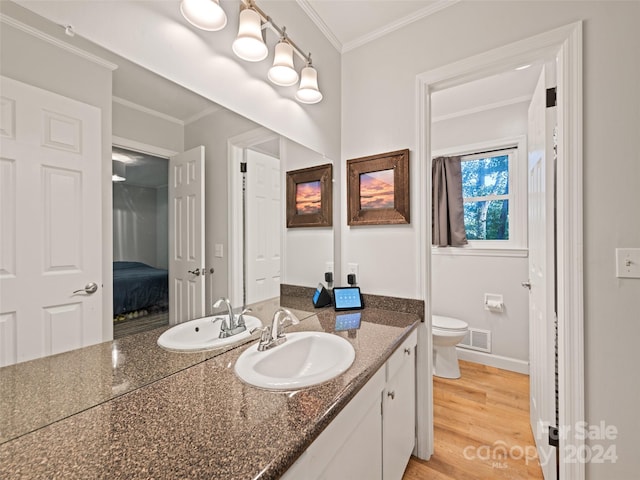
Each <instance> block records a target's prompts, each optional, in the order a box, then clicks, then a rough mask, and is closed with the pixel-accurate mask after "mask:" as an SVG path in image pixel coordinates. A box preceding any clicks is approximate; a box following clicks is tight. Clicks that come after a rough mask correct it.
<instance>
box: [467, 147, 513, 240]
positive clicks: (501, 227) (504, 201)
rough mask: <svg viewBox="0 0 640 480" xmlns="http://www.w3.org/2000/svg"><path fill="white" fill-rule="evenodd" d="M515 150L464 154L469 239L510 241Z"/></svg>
mask: <svg viewBox="0 0 640 480" xmlns="http://www.w3.org/2000/svg"><path fill="white" fill-rule="evenodd" d="M514 154H515V151H514V150H502V151H500V152H496V153H494V154H493V155H487V154H476V155H466V156H464V157H462V158H461V160H462V164H461V166H462V197H463V200H464V225H465V228H466V231H467V239H468V240H471V241H473V240H510V239H511V238H512V237H513V235H512V233H511V229H510V224H511V223H512V222H510V219H511V218H512V216H513V215H512V205H513V203H514V202H513V198H512V197H513V195H512V188H511V186H510V183H511V182H510V178H511V168H510V166H511V164H512V163H513V157H514Z"/></svg>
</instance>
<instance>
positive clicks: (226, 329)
mask: <svg viewBox="0 0 640 480" xmlns="http://www.w3.org/2000/svg"><path fill="white" fill-rule="evenodd" d="M223 303H224V304H225V306H226V307H227V315H228V317H229V318H228V320H226V321H225V319H224V318H221V317H218V318H216V319H214V320H213V321H214V322H216V321H218V320H221V321H222V325H220V338H228V337H231V336H233V335H237V334H238V333H242V332H244V331H245V330H246V329H247V327H246V325H245V322H244V314H245V313H247V312H250V311H251V309H250V308H245V309H243V310H242V312H240V314H239V315H238V316H237V317H236V316H235V315H234V314H233V307H231V302H230V301H229V299H228V298H225V297H221V298H219V299H218V300H216V303H214V304H213V308H218V307H220V305H222V304H223Z"/></svg>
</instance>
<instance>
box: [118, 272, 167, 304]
mask: <svg viewBox="0 0 640 480" xmlns="http://www.w3.org/2000/svg"><path fill="white" fill-rule="evenodd" d="M168 304H169V272H168V271H167V270H163V269H161V268H155V267H152V266H150V265H147V264H145V263H142V262H113V315H114V316H116V315H120V314H124V313H127V312H134V311H137V310H142V309H146V308H149V307H153V306H158V307H162V308H165V307H166V306H167V305H168Z"/></svg>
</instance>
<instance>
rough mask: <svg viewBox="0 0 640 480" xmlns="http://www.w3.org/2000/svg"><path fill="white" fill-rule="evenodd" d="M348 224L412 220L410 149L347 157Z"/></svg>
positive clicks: (392, 222)
mask: <svg viewBox="0 0 640 480" xmlns="http://www.w3.org/2000/svg"><path fill="white" fill-rule="evenodd" d="M347 182H348V183H347V224H348V225H394V224H402V223H411V219H410V205H411V197H410V192H409V149H404V150H398V151H395V152H388V153H381V154H378V155H371V156H369V157H362V158H354V159H351V160H347Z"/></svg>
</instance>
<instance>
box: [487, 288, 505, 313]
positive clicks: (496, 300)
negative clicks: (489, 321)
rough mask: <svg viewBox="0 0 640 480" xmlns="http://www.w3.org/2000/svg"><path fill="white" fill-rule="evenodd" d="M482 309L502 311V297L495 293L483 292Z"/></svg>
mask: <svg viewBox="0 0 640 480" xmlns="http://www.w3.org/2000/svg"><path fill="white" fill-rule="evenodd" d="M484 309H485V310H488V311H490V312H504V298H503V297H502V295H500V294H497V293H485V294H484Z"/></svg>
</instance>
